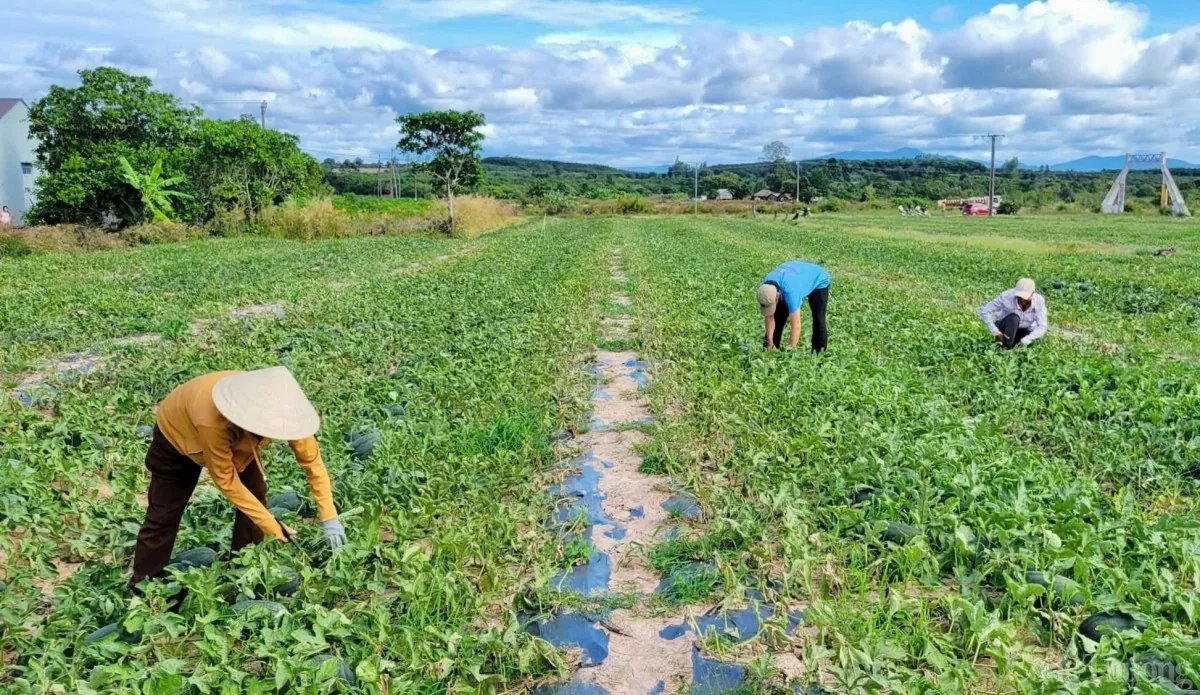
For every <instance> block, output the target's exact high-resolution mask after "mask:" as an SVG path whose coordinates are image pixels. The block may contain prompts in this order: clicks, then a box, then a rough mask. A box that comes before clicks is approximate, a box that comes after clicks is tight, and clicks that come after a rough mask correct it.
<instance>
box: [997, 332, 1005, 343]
mask: <svg viewBox="0 0 1200 695" xmlns="http://www.w3.org/2000/svg"><path fill="white" fill-rule="evenodd" d="M996 342H997V343H1003V342H1004V334H1003V333H1001V332H1000V331H997V332H996Z"/></svg>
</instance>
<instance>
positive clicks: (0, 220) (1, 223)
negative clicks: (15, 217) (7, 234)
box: [0, 205, 12, 227]
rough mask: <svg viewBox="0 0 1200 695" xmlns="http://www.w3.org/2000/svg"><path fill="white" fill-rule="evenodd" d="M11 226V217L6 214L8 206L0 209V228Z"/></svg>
mask: <svg viewBox="0 0 1200 695" xmlns="http://www.w3.org/2000/svg"><path fill="white" fill-rule="evenodd" d="M11 224H12V215H10V214H9V212H8V206H7V205H5V206H4V207H3V208H0V227H7V226H9V225H11Z"/></svg>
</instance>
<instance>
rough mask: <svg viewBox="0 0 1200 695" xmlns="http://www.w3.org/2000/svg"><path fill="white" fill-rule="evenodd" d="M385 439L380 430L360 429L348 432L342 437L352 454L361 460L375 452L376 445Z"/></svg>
mask: <svg viewBox="0 0 1200 695" xmlns="http://www.w3.org/2000/svg"><path fill="white" fill-rule="evenodd" d="M382 440H383V435H381V434H380V433H379V430H359V431H355V432H348V433H347V434H345V435H344V436H343V437H342V441H344V442H345V443H346V448H347V449H349V450H350V456H351V457H352V458H354V459H357V460H359V461H365V460H367V459H368V458H370V457H371V454H372V453H374V452H375V447H376V445H378V444H379V442H381V441H382Z"/></svg>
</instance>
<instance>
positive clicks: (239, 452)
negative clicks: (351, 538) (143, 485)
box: [129, 367, 346, 586]
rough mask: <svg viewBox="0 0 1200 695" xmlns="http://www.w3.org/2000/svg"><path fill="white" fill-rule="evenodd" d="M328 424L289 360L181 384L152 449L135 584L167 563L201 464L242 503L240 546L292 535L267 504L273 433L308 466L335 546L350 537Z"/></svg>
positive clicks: (236, 543) (236, 535)
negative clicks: (332, 479) (326, 456)
mask: <svg viewBox="0 0 1200 695" xmlns="http://www.w3.org/2000/svg"><path fill="white" fill-rule="evenodd" d="M319 427H320V418H319V417H318V416H317V411H316V410H315V409H314V408H313V406H312V403H310V402H309V400H308V397H307V396H305V395H304V391H303V390H301V388H300V385H299V384H298V383H296V379H295V378H294V377H293V376H292V373H291V372H290V371H288V369H287V368H286V367H272V368H270V369H261V370H258V371H254V372H239V371H225V372H214V373H212V374H205V375H204V376H199V377H196V378H195V379H192V380H191V381H188V382H186V383H184V384H183V385H181V386H178V387H176V388H175V390H174V391H172V392H171V393H170V394H169V395H168V396H167V398H166V400H164V401H163V402H162V405H160V406H159V409H158V421H157V423H156V425H155V427H154V434H153V438H152V439H151V442H150V450H149V451H148V452H147V453H146V468H147V469H148V470H149V471H150V491H149V495H148V497H149V507H148V508H147V509H146V520H145V522H144V523H143V524H142V528H141V531H139V532H138V537H137V548H136V550H135V551H134V559H133V576H132V577H131V578H130V581H129V583H130V586H133V585H136V584H137V583H138V582H140V581H141V580H143V579H145V578H147V577H155V576H158V575H159V574H161V573H162V571H163V568H164V567H166V566H167V563H168V562H169V561H170V558H171V550H172V548H173V547H174V545H175V536H176V535H177V534H178V533H179V521H180V519H181V518H182V517H183V510H184V508H185V507H187V504H188V500H190V499H191V496H192V491H193V490H195V489H196V483H197V482H198V481H199V479H200V470H201V468H203V469H205V470H207V471H208V475H209V477H210V478H211V479H212V482H213V485H215V486H216V488H217V489H218V490H220V491H221V492H222V493H223V494H224V495H225V496H226V497H227V498H229V501H230V502H232V503H233V506H234V507H236V508H237V516H236V518H235V520H234V523H233V550H235V551H236V550H239V549H241V548H244V547H245V546H247V545H250V544H253V543H259V542H261V541H262V539H263V534H267V535H270V536H274V537H276V538H278V539H280V540H282V541H284V542H285V543H286V542H288V539H287V538H286V537H285V535H284V529H283V527H281V526H280V524H279V522H278V521H276V519H275V517H274V516H272V515H271V513H270V512H268V511H267V508H266V506H265V504H264V503H265V502H266V499H267V481H266V478H265V474H264V471H263V466H262V458H261V450H262V448H263V447H264V446H266V445H267V444H269V443H270V442H271V440H272V439H282V440H286V441H287V442H288V443H289V444H290V445H291V448H292V453H293V454H295V456H296V463H298V464H300V467H301V468H303V469H304V472H305V473H306V474H307V476H308V485H309V488H310V489H311V490H312V495H313V499H314V500H315V502H316V505H317V519H318V520H319V521H320V522H321V526H322V529H323V530H324V532H325V538H326V540H327V541H328V543H329V545H330V547H332V548H338V547H341V546H342V545H344V544H345V543H346V530H345V528H344V527H343V525H342V522H341V521H340V520H339V519H338V512H337V509H336V508H335V507H334V505H333V492H332V487H331V486H330V484H329V474H328V473H327V472H326V470H325V464H324V462H323V461H322V460H321V451H320V448H319V447H318V445H317V440H316V438H315V437H314V436H313V435H314V434H316V432H317V429H318V428H319ZM287 533H288V535H292V533H293V532H292V530H291V529H287Z"/></svg>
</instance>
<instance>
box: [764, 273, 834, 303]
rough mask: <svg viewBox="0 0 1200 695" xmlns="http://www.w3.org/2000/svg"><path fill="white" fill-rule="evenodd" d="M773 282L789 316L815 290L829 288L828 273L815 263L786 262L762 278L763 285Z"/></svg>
mask: <svg viewBox="0 0 1200 695" xmlns="http://www.w3.org/2000/svg"><path fill="white" fill-rule="evenodd" d="M768 282H773V283H775V284H776V285H777V286H778V287H779V294H780V295H782V296H783V301H784V303H785V304H787V309H788V313H789V314H794V313H796V312H797V311H799V309H800V305H801V304H803V303H804V298H805V297H807V296H808V295H810V294H812V293H813V292H815V291H816V290H822V289H825V288H826V287H829V273H827V272H825V269H824V268H822V267H821V266H819V265H817V264H816V263H806V262H804V261H788V262H787V263H784V264H783V265H781V266H779V267H778V268H776V269H775V270H772V271H771V272H770V273H768V274H767V276H766V277H765V278H763V284H766V283H768Z"/></svg>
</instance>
